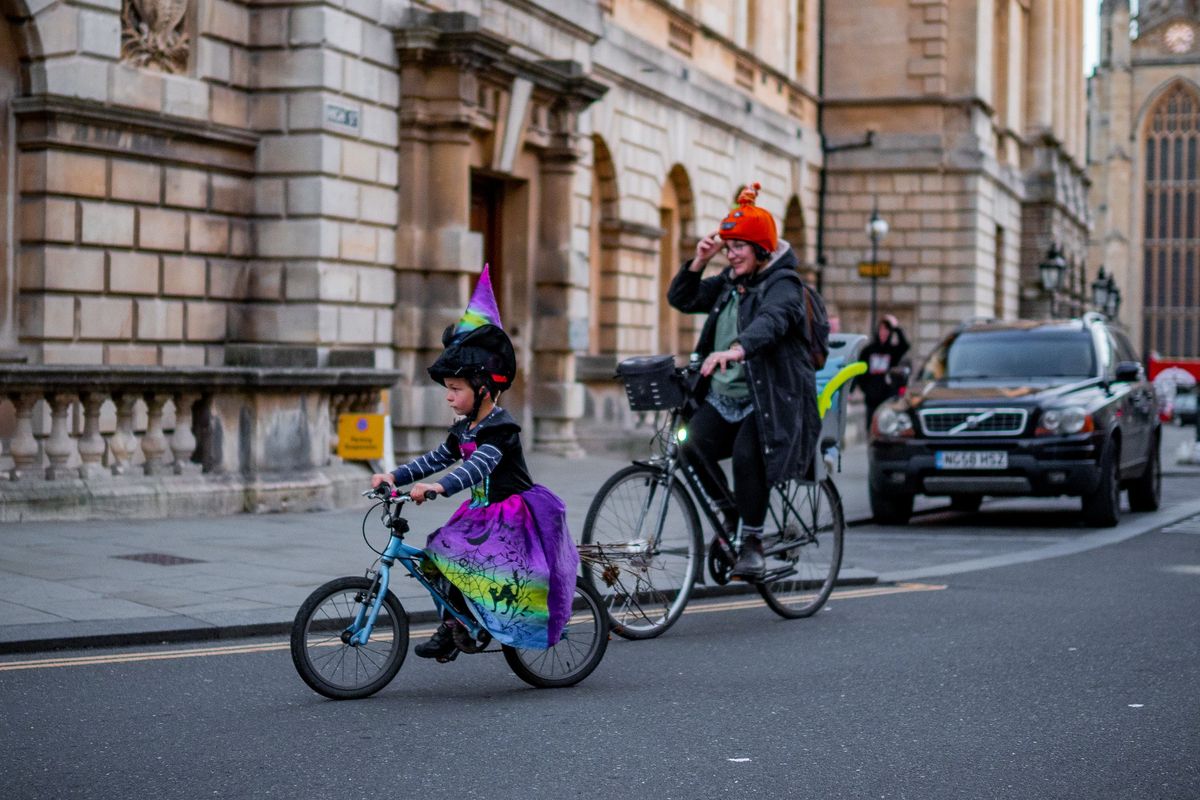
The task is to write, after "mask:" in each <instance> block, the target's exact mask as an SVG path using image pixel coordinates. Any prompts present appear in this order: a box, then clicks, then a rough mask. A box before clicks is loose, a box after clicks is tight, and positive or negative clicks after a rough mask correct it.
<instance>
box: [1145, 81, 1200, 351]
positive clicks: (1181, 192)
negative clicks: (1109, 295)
mask: <svg viewBox="0 0 1200 800" xmlns="http://www.w3.org/2000/svg"><path fill="white" fill-rule="evenodd" d="M1198 150H1200V95H1198V94H1197V93H1196V92H1195V91H1194V90H1192V89H1191V88H1190V87H1188V86H1186V85H1185V84H1183V83H1177V84H1175V85H1174V86H1172V87H1171V88H1169V89H1168V90H1166V91H1165V92H1163V95H1162V97H1160V98H1159V100H1158V102H1157V103H1156V104H1155V106H1154V108H1153V110H1152V111H1151V112H1150V113H1149V115H1147V119H1146V128H1145V145H1144V152H1143V154H1142V157H1143V159H1144V160H1143V168H1144V172H1143V175H1144V177H1143V181H1142V192H1143V195H1142V196H1143V198H1144V206H1143V211H1142V213H1143V220H1142V231H1143V241H1142V292H1143V295H1142V343H1143V347H1144V348H1145V350H1146V351H1148V352H1150V351H1157V352H1158V353H1161V354H1162V355H1164V356H1171V357H1176V358H1188V357H1195V356H1198V355H1200V286H1197V284H1198V283H1200V280H1198V278H1197V272H1198V271H1200V246H1197V244H1196V241H1197V238H1198V237H1200V164H1198V163H1197V162H1198V160H1200V153H1198V152H1197V151H1198Z"/></svg>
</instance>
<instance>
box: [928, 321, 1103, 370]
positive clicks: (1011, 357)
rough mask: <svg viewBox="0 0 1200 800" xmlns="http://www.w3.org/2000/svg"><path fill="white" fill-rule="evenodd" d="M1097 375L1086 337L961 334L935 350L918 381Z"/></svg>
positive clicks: (1048, 333) (1072, 334)
mask: <svg viewBox="0 0 1200 800" xmlns="http://www.w3.org/2000/svg"><path fill="white" fill-rule="evenodd" d="M1095 374H1096V358H1095V354H1094V350H1093V348H1092V337H1091V335H1090V334H1089V333H1087V332H1086V331H1030V330H1006V331H965V332H963V333H960V334H959V335H958V336H955V337H954V338H952V339H951V340H950V341H949V342H947V343H945V344H944V345H942V346H941V347H939V348H938V349H937V351H936V352H934V354H933V355H932V356H930V357H929V361H928V362H926V364H925V368H924V370H922V373H921V376H922V378H924V379H926V380H965V379H970V378H983V379H991V378H1088V377H1091V376H1093V375H1095Z"/></svg>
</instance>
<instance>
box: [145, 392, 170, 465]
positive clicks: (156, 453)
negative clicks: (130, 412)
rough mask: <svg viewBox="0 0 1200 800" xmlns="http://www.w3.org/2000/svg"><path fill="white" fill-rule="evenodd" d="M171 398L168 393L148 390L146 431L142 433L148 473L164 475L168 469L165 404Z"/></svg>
mask: <svg viewBox="0 0 1200 800" xmlns="http://www.w3.org/2000/svg"><path fill="white" fill-rule="evenodd" d="M169 398H170V395H168V394H160V393H158V392H146V397H145V399H146V433H145V434H143V435H142V455H144V456H145V457H146V463H145V464H144V465H143V469H144V470H145V472H146V474H147V475H162V474H164V473H165V472H166V471H167V468H168V465H167V463H166V454H167V437H166V436H165V435H164V434H163V426H162V416H163V406H164V405H166V404H167V400H168V399H169Z"/></svg>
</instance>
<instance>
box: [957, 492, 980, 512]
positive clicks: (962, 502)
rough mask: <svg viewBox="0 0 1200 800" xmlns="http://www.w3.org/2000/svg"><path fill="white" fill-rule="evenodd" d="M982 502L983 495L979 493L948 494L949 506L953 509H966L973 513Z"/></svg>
mask: <svg viewBox="0 0 1200 800" xmlns="http://www.w3.org/2000/svg"><path fill="white" fill-rule="evenodd" d="M982 503H983V495H981V494H952V495H950V508H952V509H954V510H955V511H966V512H968V513H973V512H975V511H978V510H979V506H980V505H982Z"/></svg>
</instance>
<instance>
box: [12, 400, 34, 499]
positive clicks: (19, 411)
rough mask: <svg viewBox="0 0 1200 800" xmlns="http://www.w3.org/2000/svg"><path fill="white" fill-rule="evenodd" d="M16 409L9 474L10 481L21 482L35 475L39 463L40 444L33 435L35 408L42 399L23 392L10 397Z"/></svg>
mask: <svg viewBox="0 0 1200 800" xmlns="http://www.w3.org/2000/svg"><path fill="white" fill-rule="evenodd" d="M9 399H10V400H12V404H13V406H14V407H15V409H16V416H17V420H16V430H14V431H13V436H12V440H11V441H10V442H9V446H8V452H9V455H11V456H12V460H13V468H12V471H11V472H9V474H8V477H9V479H10V480H14V481H17V480H21V479H22V478H26V477H28V476H30V475H32V474H33V470H34V468H35V466H36V464H37V461H38V443H37V439H36V438H34V435H33V407H34V406H35V405H36V404H37V401H38V400H39V399H41V395H39V394H37V393H35V392H21V393H19V394H12V395H9Z"/></svg>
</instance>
